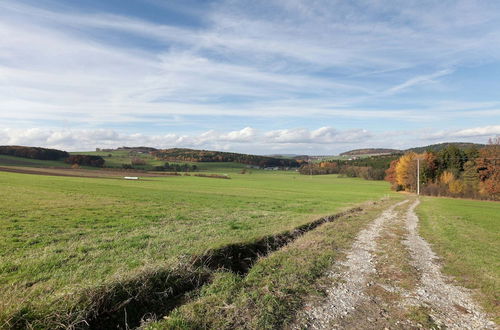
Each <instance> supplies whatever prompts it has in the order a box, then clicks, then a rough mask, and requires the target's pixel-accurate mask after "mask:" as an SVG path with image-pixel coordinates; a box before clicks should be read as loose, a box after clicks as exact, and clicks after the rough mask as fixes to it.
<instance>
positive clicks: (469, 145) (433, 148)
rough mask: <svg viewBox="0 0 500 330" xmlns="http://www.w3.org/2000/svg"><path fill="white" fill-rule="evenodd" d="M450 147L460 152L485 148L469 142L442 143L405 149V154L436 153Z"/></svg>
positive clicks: (482, 145)
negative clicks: (474, 148) (428, 151)
mask: <svg viewBox="0 0 500 330" xmlns="http://www.w3.org/2000/svg"><path fill="white" fill-rule="evenodd" d="M450 145H453V146H455V147H457V148H459V149H462V150H464V149H469V148H472V147H476V148H478V149H479V148H482V147H484V146H485V145H484V144H479V143H470V142H444V143H437V144H431V145H428V146H425V147H415V148H410V149H407V150H405V151H406V152H409V151H413V152H416V153H422V152H424V151H427V150H430V151H435V152H438V151H440V150H442V149H444V148H446V147H448V146H450Z"/></svg>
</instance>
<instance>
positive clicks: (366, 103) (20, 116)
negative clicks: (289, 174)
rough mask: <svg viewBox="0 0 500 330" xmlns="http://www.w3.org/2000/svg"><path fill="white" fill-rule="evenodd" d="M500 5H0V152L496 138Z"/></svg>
mask: <svg viewBox="0 0 500 330" xmlns="http://www.w3.org/2000/svg"><path fill="white" fill-rule="evenodd" d="M498 21H500V3H499V2H498V1H495V0H482V1H479V0H478V1H470V0H462V1H460V0H458V1H437V0H436V1H424V2H422V1H417V0H413V1H406V2H405V3H404V6H401V5H400V6H396V5H394V2H390V1H370V0H364V1H362V0H356V1H348V2H347V1H326V0H325V1H323V0H317V1H299V0H274V1H258V0H257V1H251V2H245V1H230V0H214V1H195V0H186V1H171V2H165V1H159V0H145V1H132V0H128V1H124V0H120V1H119V0H109V1H99V0H82V1H78V2H74V1H69V0H66V1H64V0H59V1H55V0H36V1H35V0H5V1H2V2H1V3H0V144H24V145H40V146H47V147H59V148H63V149H68V150H78V149H80V150H89V149H93V148H95V147H116V146H122V145H138V144H143V145H144V144H145V145H152V146H156V147H197V148H207V149H223V150H232V151H241V152H254V153H270V152H273V153H274V152H287V153H309V154H331V153H336V152H340V151H344V150H346V149H349V148H360V147H394V148H405V147H409V146H415V145H423V144H427V143H436V142H444V141H452V140H455V141H457V140H466V141H473V142H483V143H484V142H486V141H487V138H488V137H490V136H494V135H497V134H500V99H499V93H498V91H500V79H498V77H499V76H500V25H498Z"/></svg>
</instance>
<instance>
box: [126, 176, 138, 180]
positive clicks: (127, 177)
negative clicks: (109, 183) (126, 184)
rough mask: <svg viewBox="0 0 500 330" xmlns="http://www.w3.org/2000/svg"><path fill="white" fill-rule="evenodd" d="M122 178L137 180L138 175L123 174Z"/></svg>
mask: <svg viewBox="0 0 500 330" xmlns="http://www.w3.org/2000/svg"><path fill="white" fill-rule="evenodd" d="M123 178H124V179H125V180H139V177H138V176H124V177H123Z"/></svg>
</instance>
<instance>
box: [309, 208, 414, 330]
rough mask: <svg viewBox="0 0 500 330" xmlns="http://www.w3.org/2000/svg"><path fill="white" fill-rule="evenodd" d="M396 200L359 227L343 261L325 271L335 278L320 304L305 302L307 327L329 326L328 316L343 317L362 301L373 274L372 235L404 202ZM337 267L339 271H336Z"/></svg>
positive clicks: (373, 239)
mask: <svg viewBox="0 0 500 330" xmlns="http://www.w3.org/2000/svg"><path fill="white" fill-rule="evenodd" d="M406 202H408V201H407V200H405V201H403V202H399V203H396V204H394V205H392V206H391V207H389V208H388V209H387V210H386V211H384V212H383V213H382V214H381V215H380V216H379V217H378V218H376V219H375V220H374V221H373V222H372V223H371V224H370V225H369V226H368V228H366V229H364V230H362V231H361V232H360V233H359V234H358V236H357V237H356V240H355V242H354V244H353V245H352V247H351V249H350V250H349V252H348V253H347V258H346V260H345V261H342V262H339V263H337V264H336V265H334V268H333V270H332V271H331V272H330V273H329V274H328V276H330V277H331V278H333V279H334V280H336V281H338V282H339V284H338V285H337V286H336V287H332V288H330V289H328V290H327V298H326V301H324V302H323V304H321V305H320V306H308V307H309V308H306V312H305V314H306V315H304V317H305V319H306V320H307V327H308V328H310V329H330V328H331V327H330V326H329V324H330V322H331V321H332V320H335V319H336V318H339V317H344V316H346V315H348V314H349V313H350V312H352V311H354V310H355V308H356V306H357V305H359V304H360V303H362V302H364V301H366V299H367V297H366V295H365V293H364V291H365V288H366V286H367V280H368V277H369V276H370V275H371V274H373V273H374V272H375V271H376V270H375V266H374V264H373V253H374V252H375V250H376V239H377V238H378V237H379V235H380V231H381V229H382V228H383V226H384V223H385V222H387V221H388V220H390V219H391V218H392V217H395V216H396V213H395V212H394V209H395V208H396V207H398V206H400V205H402V204H404V203H406ZM339 269H340V272H339Z"/></svg>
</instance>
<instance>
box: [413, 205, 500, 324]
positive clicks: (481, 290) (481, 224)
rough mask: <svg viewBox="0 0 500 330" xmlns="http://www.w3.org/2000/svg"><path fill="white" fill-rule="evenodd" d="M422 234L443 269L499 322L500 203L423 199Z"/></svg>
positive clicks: (421, 211) (418, 210) (419, 213)
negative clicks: (439, 258)
mask: <svg viewBox="0 0 500 330" xmlns="http://www.w3.org/2000/svg"><path fill="white" fill-rule="evenodd" d="M417 213H418V215H419V217H420V233H421V234H422V236H423V237H424V238H425V239H426V240H428V241H429V242H430V243H431V244H432V248H433V250H434V251H435V252H436V253H437V254H438V255H439V256H440V257H441V258H442V260H443V270H444V272H445V273H446V274H448V275H452V276H453V277H454V278H455V279H456V280H458V282H459V283H460V284H461V285H464V286H465V287H468V288H471V289H477V290H476V292H477V293H478V294H477V297H478V299H479V300H480V302H482V304H483V306H484V307H485V309H486V310H487V311H488V312H490V313H491V314H492V315H493V317H494V318H495V321H496V322H497V323H498V322H500V203H498V202H487V201H474V200H463V199H450V198H432V197H424V198H422V203H421V204H420V206H419V207H418V209H417Z"/></svg>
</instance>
